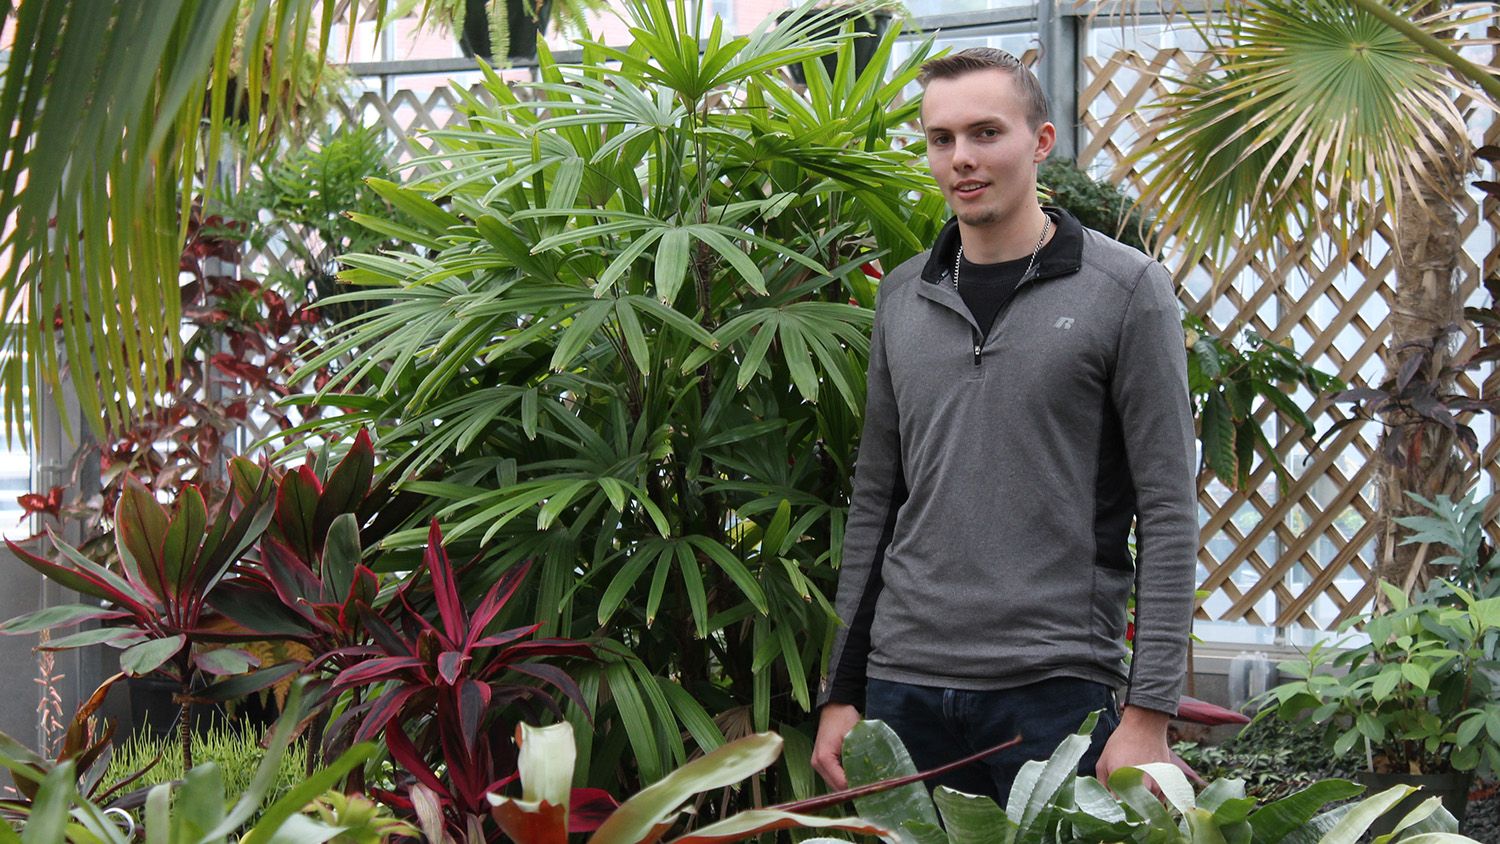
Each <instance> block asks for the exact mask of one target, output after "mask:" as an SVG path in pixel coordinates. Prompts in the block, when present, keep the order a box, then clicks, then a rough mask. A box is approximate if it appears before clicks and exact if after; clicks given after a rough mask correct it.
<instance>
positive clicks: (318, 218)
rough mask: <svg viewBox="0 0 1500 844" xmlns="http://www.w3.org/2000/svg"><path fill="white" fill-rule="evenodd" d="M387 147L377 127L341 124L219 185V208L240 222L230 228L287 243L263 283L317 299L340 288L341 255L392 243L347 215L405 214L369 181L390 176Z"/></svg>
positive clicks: (262, 244)
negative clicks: (237, 181)
mask: <svg viewBox="0 0 1500 844" xmlns="http://www.w3.org/2000/svg"><path fill="white" fill-rule="evenodd" d="M391 147H392V145H391V142H390V141H389V140H387V138H386V136H385V130H384V129H383V128H382V127H379V126H372V127H368V128H359V127H348V126H346V127H342V128H340V129H338V130H337V131H325V132H324V133H323V134H322V135H321V136H320V137H318V138H317V140H316V143H312V144H298V145H296V146H295V147H293V148H291V149H288V150H287V151H286V154H285V155H283V156H279V157H277V158H275V159H273V160H271V161H267V162H265V163H263V164H262V165H260V167H259V168H257V169H256V170H255V171H254V173H253V174H252V176H251V178H250V179H249V180H248V181H246V182H245V183H244V184H243V185H240V186H239V187H237V188H232V187H230V186H228V185H225V186H224V189H223V191H222V192H221V196H220V197H219V200H218V205H219V206H220V209H219V210H221V213H222V214H224V215H225V216H226V217H228V218H229V219H231V220H235V221H238V222H239V223H241V224H242V226H241V227H239V228H237V229H235V231H236V232H242V234H240V235H239V237H240V239H242V240H244V241H245V242H246V243H248V244H249V245H250V246H251V247H253V248H255V249H257V250H262V251H264V250H266V249H267V248H269V247H271V246H272V245H279V246H280V247H281V248H282V249H283V250H284V252H283V255H282V258H281V264H279V265H277V266H275V267H273V268H272V269H271V270H270V271H269V272H268V273H267V275H266V278H265V279H264V282H265V284H266V285H267V286H269V287H273V288H275V289H279V290H280V291H281V293H282V295H284V296H286V297H287V298H288V299H290V300H292V301H295V302H304V301H312V302H317V301H319V300H322V299H325V298H327V297H329V296H332V295H334V294H335V293H338V292H340V291H341V290H343V287H342V286H341V285H340V284H339V282H338V280H337V279H336V278H335V277H334V274H335V273H336V272H337V271H338V260H339V256H341V255H343V254H345V253H347V252H373V251H376V250H377V249H384V248H387V247H389V246H390V245H391V243H390V241H389V239H388V238H387V237H386V236H385V235H382V234H380V233H379V232H377V231H374V230H372V229H370V228H367V227H365V226H361V225H359V224H357V223H355V222H354V221H353V220H351V219H349V216H348V215H349V214H350V213H356V214H363V215H365V216H367V217H370V218H385V219H389V220H392V221H394V222H403V218H402V216H401V215H400V213H399V212H397V211H396V210H395V209H394V208H391V207H390V205H389V204H388V203H387V202H386V201H385V200H384V199H382V198H381V197H380V195H379V194H377V193H376V192H375V191H374V190H373V189H372V188H371V187H370V186H369V184H368V183H367V180H368V179H371V178H377V179H387V178H390V176H391V171H390V166H389V164H388V163H387V159H388V157H389V156H390V155H391V153H392V148H391ZM313 313H315V314H316V315H317V316H318V317H319V318H320V319H321V320H323V321H325V322H327V321H333V320H336V319H345V318H348V317H350V316H353V315H354V313H356V311H354V310H352V309H350V308H348V307H339V306H327V307H319V308H317V309H316V310H314V311H313Z"/></svg>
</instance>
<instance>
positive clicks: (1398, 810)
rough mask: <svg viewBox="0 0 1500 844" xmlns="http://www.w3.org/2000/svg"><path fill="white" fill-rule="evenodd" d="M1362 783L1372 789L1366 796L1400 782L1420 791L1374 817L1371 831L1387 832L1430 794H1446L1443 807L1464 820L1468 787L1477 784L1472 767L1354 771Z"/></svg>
mask: <svg viewBox="0 0 1500 844" xmlns="http://www.w3.org/2000/svg"><path fill="white" fill-rule="evenodd" d="M1354 778H1355V779H1356V780H1358V781H1359V784H1360V785H1363V786H1365V788H1367V789H1369V790H1368V791H1366V792H1365V796H1367V797H1368V796H1370V795H1372V794H1379V793H1380V792H1382V791H1385V790H1386V789H1388V788H1390V787H1392V786H1397V785H1414V786H1417V787H1418V788H1419V789H1421V790H1420V791H1416V792H1413V793H1412V794H1411V795H1409V796H1408V797H1407V798H1406V799H1405V800H1402V801H1401V802H1400V803H1397V804H1396V807H1395V808H1394V809H1391V810H1390V811H1389V812H1386V813H1385V814H1383V815H1381V816H1380V817H1378V818H1376V819H1375V823H1373V824H1371V825H1370V834H1371V835H1376V836H1379V835H1384V834H1386V833H1387V832H1390V831H1391V830H1393V829H1395V828H1396V824H1397V823H1399V822H1400V821H1401V819H1402V818H1404V817H1406V813H1407V812H1410V811H1411V810H1412V809H1415V808H1417V806H1418V805H1419V804H1421V802H1422V801H1424V800H1427V799H1428V798H1431V797H1441V798H1443V808H1445V809H1447V810H1448V812H1449V813H1450V814H1452V815H1453V817H1455V818H1457V819H1458V820H1459V822H1460V823H1461V822H1463V819H1464V815H1465V814H1466V813H1467V812H1468V808H1469V789H1470V788H1472V787H1473V785H1474V773H1473V772H1472V771H1450V772H1448V773H1446V774H1420V775H1419V774H1380V773H1376V772H1374V771H1360V772H1359V773H1357V774H1355V775H1354Z"/></svg>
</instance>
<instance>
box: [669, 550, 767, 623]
mask: <svg viewBox="0 0 1500 844" xmlns="http://www.w3.org/2000/svg"><path fill="white" fill-rule="evenodd" d="M685 538H686V539H687V541H688V542H690V543H692V544H693V546H694V547H696V548H698V549H699V550H701V551H702V552H703V553H705V554H707V555H708V556H709V558H710V559H712V560H713V561H714V562H715V563H717V564H718V566H719V568H720V569H721V570H723V572H724V573H725V574H727V575H729V579H730V580H733V581H734V585H735V586H738V587H739V589H740V592H741V593H742V594H743V595H744V597H745V600H747V601H749V602H750V604H751V606H753V607H755V609H756V610H757V611H759V612H760V613H761V614H762V615H764V614H766V613H767V612H770V608H769V606H768V605H767V603H766V593H765V591H764V590H762V589H761V588H760V584H759V583H758V582H756V580H755V577H754V576H753V575H751V574H750V570H749V569H747V568H745V564H744V563H742V562H740V560H739V558H738V557H736V556H735V555H734V553H733V552H731V551H730V550H729V549H728V548H725V547H724V546H723V545H721V544H719V543H718V542H716V541H714V540H712V539H709V538H708V537H706V536H689V537H685Z"/></svg>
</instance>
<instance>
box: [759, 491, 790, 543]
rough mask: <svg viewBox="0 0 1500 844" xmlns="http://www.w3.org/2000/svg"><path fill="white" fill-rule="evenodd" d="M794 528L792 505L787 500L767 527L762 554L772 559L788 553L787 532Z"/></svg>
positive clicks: (762, 540)
mask: <svg viewBox="0 0 1500 844" xmlns="http://www.w3.org/2000/svg"><path fill="white" fill-rule="evenodd" d="M791 526H792V503H791V502H790V501H787V500H786V499H785V498H783V499H781V503H780V504H779V505H777V507H776V515H775V516H774V517H772V519H771V523H770V524H769V525H767V526H766V532H765V534H763V535H762V536H761V544H760V547H761V554H762V556H766V557H771V556H778V555H781V554H785V553H786V542H787V539H788V537H787V530H788V529H789V528H791Z"/></svg>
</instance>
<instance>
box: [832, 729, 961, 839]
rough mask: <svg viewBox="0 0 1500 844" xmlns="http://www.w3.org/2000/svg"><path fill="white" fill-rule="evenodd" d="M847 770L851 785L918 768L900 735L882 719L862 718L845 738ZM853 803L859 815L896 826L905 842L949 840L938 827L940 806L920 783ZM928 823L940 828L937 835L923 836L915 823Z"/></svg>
mask: <svg viewBox="0 0 1500 844" xmlns="http://www.w3.org/2000/svg"><path fill="white" fill-rule="evenodd" d="M843 761H844V773H845V775H846V776H847V777H848V778H849V785H850V786H851V787H857V786H862V785H869V784H871V783H875V782H881V781H883V780H889V779H895V778H897V777H904V776H910V775H911V774H915V773H916V772H917V768H916V766H915V765H913V764H912V761H911V756H910V755H909V754H908V753H907V752H906V748H905V747H904V746H903V745H902V744H901V739H899V738H897V737H896V733H895V731H894V730H892V729H891V728H890V727H889V726H887V725H886V724H885V722H883V721H860V722H859V723H858V724H855V725H854V729H852V730H850V731H849V735H848V736H846V737H845V738H844V757H843ZM854 806H855V808H856V809H857V810H858V811H859V816H860V817H862V818H867V819H869V820H872V821H874V822H876V823H878V824H880V825H881V826H883V827H886V828H888V829H892V830H895V831H896V833H897V836H898V838H899V840H900V841H901V842H903V844H946V842H947V840H948V839H947V836H945V835H943V833H942V831H941V829H940V828H939V827H938V815H937V810H936V809H935V808H934V807H933V804H932V799H931V798H929V797H928V796H927V788H926V787H925V786H923V785H922V784H921V783H908V784H906V785H903V786H900V787H898V788H893V789H890V790H887V791H882V792H880V793H878V794H867V795H865V796H863V797H857V798H855V800H854ZM917 824H925V825H927V826H928V827H930V828H932V829H935V830H938V832H937V835H935V836H921V835H919V834H918V833H916V832H914V831H913V827H914V825H917Z"/></svg>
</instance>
